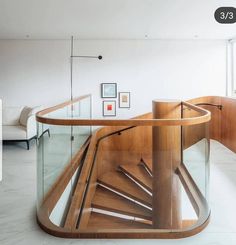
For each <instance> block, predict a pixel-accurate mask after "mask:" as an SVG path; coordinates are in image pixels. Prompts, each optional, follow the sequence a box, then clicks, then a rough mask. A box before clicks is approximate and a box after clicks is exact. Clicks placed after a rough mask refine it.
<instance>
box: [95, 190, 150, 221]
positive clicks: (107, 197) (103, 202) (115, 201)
mask: <svg viewBox="0 0 236 245" xmlns="http://www.w3.org/2000/svg"><path fill="white" fill-rule="evenodd" d="M92 207H93V208H98V209H102V210H106V211H111V212H116V213H120V214H124V215H129V216H133V217H137V218H142V219H147V220H152V211H151V210H150V209H147V208H145V207H143V206H141V205H138V204H137V203H135V202H132V201H130V200H128V199H126V198H125V197H122V196H120V195H118V194H116V193H115V192H112V191H110V190H108V189H106V188H104V187H102V186H97V189H96V192H95V195H94V197H93V201H92Z"/></svg>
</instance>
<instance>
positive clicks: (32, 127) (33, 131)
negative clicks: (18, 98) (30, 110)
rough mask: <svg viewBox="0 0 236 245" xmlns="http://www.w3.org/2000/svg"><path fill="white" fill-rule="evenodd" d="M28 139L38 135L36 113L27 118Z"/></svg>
mask: <svg viewBox="0 0 236 245" xmlns="http://www.w3.org/2000/svg"><path fill="white" fill-rule="evenodd" d="M26 131H27V139H30V138H32V137H34V136H36V135H37V123H36V117H35V114H32V115H30V116H29V117H28V119H27V126H26Z"/></svg>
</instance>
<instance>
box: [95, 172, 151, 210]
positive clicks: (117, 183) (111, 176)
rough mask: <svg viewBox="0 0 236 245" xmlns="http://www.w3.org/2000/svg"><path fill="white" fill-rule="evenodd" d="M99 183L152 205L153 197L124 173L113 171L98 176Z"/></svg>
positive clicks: (149, 205)
mask: <svg viewBox="0 0 236 245" xmlns="http://www.w3.org/2000/svg"><path fill="white" fill-rule="evenodd" d="M98 183H100V184H103V185H105V186H107V187H109V188H111V189H113V190H115V191H117V192H119V193H122V194H123V195H125V196H128V197H130V198H132V199H134V200H136V201H138V202H140V203H142V204H144V205H147V206H148V207H152V197H151V195H149V194H148V193H147V192H146V191H144V190H143V189H142V188H141V187H139V186H138V185H137V184H136V183H135V182H134V181H132V180H131V179H129V177H127V176H126V175H125V174H124V173H121V172H118V171H112V172H108V173H105V174H104V175H102V176H101V177H100V178H98Z"/></svg>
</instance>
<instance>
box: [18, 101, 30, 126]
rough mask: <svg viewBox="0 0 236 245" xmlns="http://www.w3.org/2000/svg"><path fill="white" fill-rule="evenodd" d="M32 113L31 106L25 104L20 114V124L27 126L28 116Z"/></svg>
mask: <svg viewBox="0 0 236 245" xmlns="http://www.w3.org/2000/svg"><path fill="white" fill-rule="evenodd" d="M31 114H32V108H30V107H28V106H25V107H24V108H23V110H22V112H21V114H20V124H21V125H23V126H25V127H26V126H27V120H28V117H29V116H30V115H31Z"/></svg>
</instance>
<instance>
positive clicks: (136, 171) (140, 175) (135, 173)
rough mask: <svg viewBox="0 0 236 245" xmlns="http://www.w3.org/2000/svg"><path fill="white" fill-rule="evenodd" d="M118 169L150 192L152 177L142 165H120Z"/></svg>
mask: <svg viewBox="0 0 236 245" xmlns="http://www.w3.org/2000/svg"><path fill="white" fill-rule="evenodd" d="M120 169H121V170H122V171H124V172H125V173H126V174H127V175H129V176H130V177H131V178H133V179H134V180H135V181H137V182H138V183H139V184H140V185H141V186H143V187H144V188H145V189H147V190H148V191H150V192H152V177H151V176H150V174H149V173H148V172H147V171H146V170H145V169H144V168H143V167H142V166H140V165H131V164H130V165H128V164H127V165H120Z"/></svg>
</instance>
